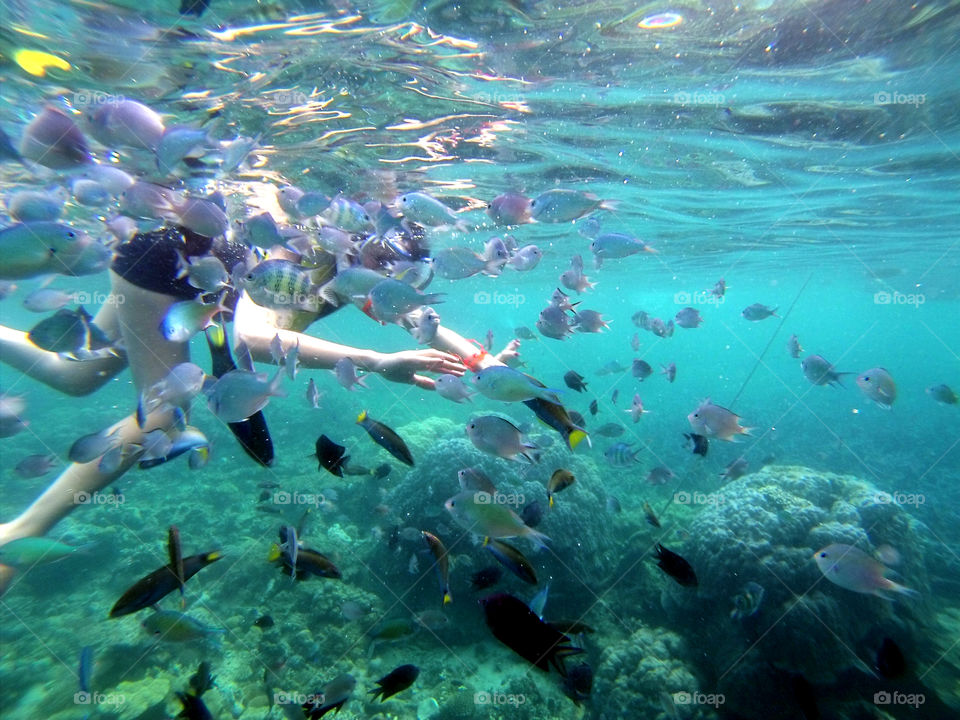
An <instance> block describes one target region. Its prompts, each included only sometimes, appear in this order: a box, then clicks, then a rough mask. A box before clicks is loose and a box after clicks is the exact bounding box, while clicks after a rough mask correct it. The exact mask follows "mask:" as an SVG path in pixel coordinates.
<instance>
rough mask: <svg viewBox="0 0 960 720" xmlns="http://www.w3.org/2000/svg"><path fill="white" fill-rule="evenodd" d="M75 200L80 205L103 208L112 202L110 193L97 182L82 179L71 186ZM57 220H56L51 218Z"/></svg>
mask: <svg viewBox="0 0 960 720" xmlns="http://www.w3.org/2000/svg"><path fill="white" fill-rule="evenodd" d="M70 190H71V192H72V193H73V199H74V201H75V202H76V203H78V204H79V205H85V206H87V207H103V206H104V205H106V204H107V203H109V202H110V201H111V199H112V198H111V196H110V192H109V191H108V190H107V188H105V187H104V186H103V185H101V184H100V183H98V182H97V181H96V180H89V179H87V178H80V179H77V180H74V181H73V182H72V183H71V184H70ZM51 219H55V218H51Z"/></svg>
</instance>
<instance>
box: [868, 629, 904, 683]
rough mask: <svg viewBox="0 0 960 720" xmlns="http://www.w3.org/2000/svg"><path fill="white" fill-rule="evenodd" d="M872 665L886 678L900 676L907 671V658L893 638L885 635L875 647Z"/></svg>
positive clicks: (891, 678)
mask: <svg viewBox="0 0 960 720" xmlns="http://www.w3.org/2000/svg"><path fill="white" fill-rule="evenodd" d="M874 667H875V668H876V669H877V672H879V673H880V674H881V675H882V676H883V677H885V678H886V679H887V680H893V679H895V678H898V677H902V676H903V675H905V674H906V672H907V659H906V657H904V655H903V651H902V650H901V649H900V646H899V645H897V643H895V642H894V641H893V640H891V639H890V638H888V637H885V638H884V639H883V641H882V642H881V643H880V647H879V648H877V656H876V662H875V663H874Z"/></svg>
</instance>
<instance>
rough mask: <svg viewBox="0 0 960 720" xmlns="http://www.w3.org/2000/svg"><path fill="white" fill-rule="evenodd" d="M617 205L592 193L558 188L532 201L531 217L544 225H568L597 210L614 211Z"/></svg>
mask: <svg viewBox="0 0 960 720" xmlns="http://www.w3.org/2000/svg"><path fill="white" fill-rule="evenodd" d="M615 208H616V203H614V202H612V201H610V200H601V199H600V198H599V197H597V196H596V195H594V194H593V193H590V192H584V191H582V190H566V189H562V188H556V189H553V190H547V191H546V192H543V193H540V195H538V196H537V197H536V198H534V199H533V200H531V201H530V217H531V218H532V219H534V220H536V221H537V222H543V223H566V222H571V221H573V220H577V219H578V218H581V217H583V216H584V215H589V214H590V213H592V212H594V211H595V210H613V209H615Z"/></svg>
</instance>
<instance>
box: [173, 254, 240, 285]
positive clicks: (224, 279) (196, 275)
mask: <svg viewBox="0 0 960 720" xmlns="http://www.w3.org/2000/svg"><path fill="white" fill-rule="evenodd" d="M180 272H181V273H182V277H185V278H187V282H188V283H189V284H190V286H191V287H195V288H197V289H198V290H202V291H203V292H204V293H215V292H218V291H219V290H220V289H221V288H222V287H223V286H224V285H226V284H228V283H229V282H230V276H229V275H228V274H227V269H226V268H225V267H224V266H223V263H222V262H221V261H220V259H219V258H217V257H215V256H213V255H205V256H203V257H198V258H195V259H190V260H187V261H185V262H182V263H181V268H180Z"/></svg>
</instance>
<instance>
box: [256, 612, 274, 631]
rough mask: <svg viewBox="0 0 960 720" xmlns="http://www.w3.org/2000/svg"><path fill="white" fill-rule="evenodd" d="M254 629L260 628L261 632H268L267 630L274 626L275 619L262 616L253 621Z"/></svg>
mask: <svg viewBox="0 0 960 720" xmlns="http://www.w3.org/2000/svg"><path fill="white" fill-rule="evenodd" d="M253 625H254V627H258V628H260V629H261V630H266V629H267V628H272V627H273V625H274V622H273V618H272V617H270V616H269V615H261V616H260V617H258V618H257V619H256V620H254V621H253Z"/></svg>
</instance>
